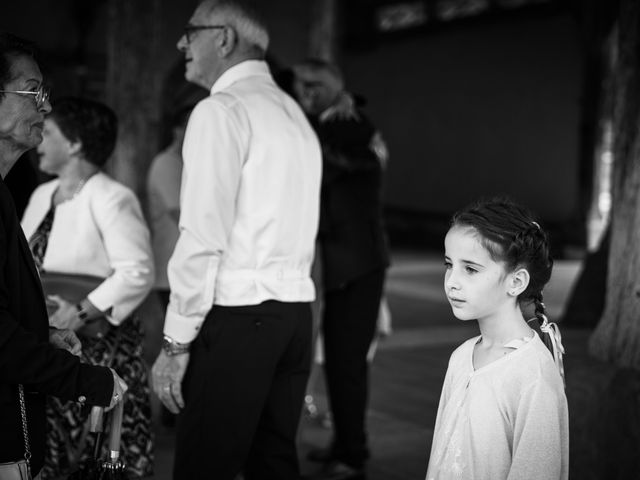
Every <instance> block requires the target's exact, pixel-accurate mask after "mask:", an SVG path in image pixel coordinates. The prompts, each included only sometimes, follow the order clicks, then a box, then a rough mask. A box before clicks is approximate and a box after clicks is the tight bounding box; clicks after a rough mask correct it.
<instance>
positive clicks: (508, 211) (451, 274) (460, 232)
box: [427, 199, 569, 480]
mask: <svg viewBox="0 0 640 480" xmlns="http://www.w3.org/2000/svg"><path fill="white" fill-rule="evenodd" d="M445 266H446V273H445V281H444V287H445V292H446V295H447V298H448V299H449V303H450V304H451V308H452V309H453V314H454V315H455V316H456V317H457V318H458V319H460V320H463V321H467V320H477V321H478V325H479V327H480V336H478V337H475V338H472V339H470V340H467V341H466V342H465V343H463V344H462V345H461V346H459V347H458V348H457V349H456V350H455V351H454V352H453V354H452V355H451V358H450V360H449V367H448V369H447V374H446V377H445V380H444V386H443V389H442V395H441V397H440V405H439V407H438V416H437V419H436V425H435V430H434V435H433V444H432V448H431V456H430V459H429V468H428V470H427V480H449V479H456V480H458V479H469V480H472V479H473V480H502V479H505V480H506V479H509V480H516V479H518V480H520V479H531V480H533V479H536V480H537V479H540V480H560V479H567V478H568V466H569V465H568V457H569V420H568V409H567V399H566V396H565V393H564V385H563V378H562V358H561V356H562V353H563V350H562V344H561V342H560V336H559V332H558V330H557V327H556V326H555V325H554V324H549V323H548V322H547V319H546V316H545V315H544V304H543V303H542V289H543V287H544V285H545V284H546V283H547V281H548V280H549V277H550V276H551V269H552V267H553V261H552V259H551V256H550V254H549V244H548V240H547V236H546V234H545V232H544V231H543V230H542V229H541V228H540V225H539V224H538V223H536V222H535V221H534V219H533V218H532V216H531V215H530V213H529V212H527V211H526V210H525V209H523V208H522V207H519V206H517V205H515V204H514V203H512V202H510V201H508V200H503V199H494V200H490V201H485V202H481V203H478V204H475V205H473V206H471V207H467V208H465V209H463V210H461V211H460V212H458V213H456V214H455V215H454V217H453V219H452V222H451V228H450V229H449V232H448V233H447V236H446V238H445ZM530 304H533V306H534V307H535V317H534V318H532V319H531V320H529V321H527V320H525V317H524V316H523V312H522V309H521V306H526V305H530ZM535 324H538V325H535ZM540 327H542V330H540ZM533 328H536V330H538V331H539V332H540V333H536V332H535V331H534V330H533ZM541 336H542V337H544V339H545V341H548V342H549V345H550V348H547V347H546V346H545V343H543V341H542V339H541ZM550 350H551V352H552V353H550ZM554 353H555V356H554Z"/></svg>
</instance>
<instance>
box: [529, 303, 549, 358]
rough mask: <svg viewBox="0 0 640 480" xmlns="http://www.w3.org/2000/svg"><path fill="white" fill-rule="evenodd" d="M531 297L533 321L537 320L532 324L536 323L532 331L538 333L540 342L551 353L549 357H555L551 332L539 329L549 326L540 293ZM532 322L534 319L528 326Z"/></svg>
mask: <svg viewBox="0 0 640 480" xmlns="http://www.w3.org/2000/svg"><path fill="white" fill-rule="evenodd" d="M532 297H533V305H534V307H535V310H534V312H535V319H536V320H537V322H534V323H537V325H535V327H536V328H534V329H535V331H536V332H537V333H538V335H540V338H541V339H542V342H543V343H544V344H545V345H546V347H547V348H548V349H549V351H550V352H551V355H554V357H555V353H554V351H553V342H552V341H551V334H552V332H551V331H550V330H549V329H547V328H541V327H542V326H545V327H546V326H547V325H548V324H549V320H548V319H547V315H546V311H547V310H546V307H545V305H544V303H543V302H542V291H539V292H538V293H536V294H535V295H533V296H532ZM532 320H534V319H531V320H530V321H529V323H530V324H531V321H532Z"/></svg>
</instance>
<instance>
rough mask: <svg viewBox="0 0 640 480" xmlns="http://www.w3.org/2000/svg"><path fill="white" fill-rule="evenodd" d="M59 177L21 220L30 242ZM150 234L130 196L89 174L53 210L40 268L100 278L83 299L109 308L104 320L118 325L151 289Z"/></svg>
mask: <svg viewBox="0 0 640 480" xmlns="http://www.w3.org/2000/svg"><path fill="white" fill-rule="evenodd" d="M58 184H59V181H58V179H55V180H51V181H49V182H46V183H44V184H42V185H40V186H39V187H38V188H36V190H35V191H34V192H33V194H32V195H31V198H30V199H29V204H28V205H27V208H26V210H25V212H24V215H23V218H22V229H23V230H24V233H25V236H26V237H27V239H29V238H30V237H31V236H32V235H33V233H34V232H35V231H36V230H37V228H38V226H39V225H40V223H41V222H42V219H43V218H44V217H45V215H46V214H47V212H48V211H49V208H50V207H51V201H52V197H53V194H54V192H55V190H56V188H57V187H58ZM152 258H153V256H152V253H151V244H150V238H149V230H148V228H147V226H146V223H145V221H144V218H143V216H142V210H141V208H140V204H139V202H138V199H137V198H136V196H135V194H134V193H133V192H132V191H131V190H130V189H129V188H127V187H125V186H124V185H122V184H120V183H118V182H116V181H115V180H113V179H112V178H110V177H109V176H108V175H106V174H104V173H102V172H99V173H97V174H95V175H93V176H92V177H91V178H89V180H88V181H87V183H86V184H85V185H84V187H83V188H82V190H80V192H79V193H78V194H77V195H76V196H75V197H74V198H72V199H70V200H68V201H66V202H63V203H60V204H59V205H58V206H57V207H56V211H55V216H54V220H53V225H52V227H51V233H50V235H49V241H48V246H47V250H46V252H45V255H44V258H43V263H42V267H43V269H44V270H45V271H49V272H62V273H77V274H85V275H94V276H98V277H104V278H105V281H104V282H102V283H101V284H100V285H99V286H98V287H97V288H96V289H95V290H93V291H92V292H91V293H89V295H87V298H88V300H89V301H90V302H91V303H92V304H93V305H95V306H96V308H98V309H99V310H102V311H107V310H109V308H111V312H110V315H109V316H108V319H109V321H110V322H111V323H112V324H114V325H118V324H120V323H121V322H122V321H123V320H124V319H125V318H126V317H127V316H128V315H129V314H131V312H132V311H133V310H134V309H135V308H136V307H137V306H138V305H140V303H142V301H143V300H144V298H145V297H146V295H147V293H148V292H149V290H150V289H151V287H152V285H153V278H154V268H153V259H152Z"/></svg>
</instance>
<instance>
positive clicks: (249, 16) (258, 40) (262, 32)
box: [205, 0, 269, 54]
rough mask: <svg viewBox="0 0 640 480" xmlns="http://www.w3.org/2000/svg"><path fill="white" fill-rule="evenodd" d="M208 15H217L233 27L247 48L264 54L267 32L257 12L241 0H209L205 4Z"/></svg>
mask: <svg viewBox="0 0 640 480" xmlns="http://www.w3.org/2000/svg"><path fill="white" fill-rule="evenodd" d="M205 4H207V6H208V8H209V14H210V15H211V14H214V13H215V14H219V15H222V16H224V18H225V20H226V21H228V22H229V23H230V24H231V26H233V27H234V28H235V30H236V32H237V33H238V35H239V36H240V37H242V38H243V39H244V40H245V41H246V42H247V43H248V44H249V46H251V47H253V48H255V49H257V50H259V51H260V52H261V53H262V54H265V53H266V51H267V48H268V47H269V32H268V31H267V27H266V25H265V23H264V21H263V20H262V18H261V17H260V15H259V14H258V12H257V11H256V10H255V9H254V8H252V7H251V6H250V5H247V2H245V1H241V0H211V1H207V2H205Z"/></svg>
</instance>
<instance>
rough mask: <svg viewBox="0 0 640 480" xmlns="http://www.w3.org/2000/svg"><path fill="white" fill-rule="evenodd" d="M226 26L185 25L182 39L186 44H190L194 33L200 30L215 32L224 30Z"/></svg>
mask: <svg viewBox="0 0 640 480" xmlns="http://www.w3.org/2000/svg"><path fill="white" fill-rule="evenodd" d="M226 27H227V26H226V25H187V26H185V27H184V38H186V40H187V44H189V43H191V41H192V40H193V37H191V35H193V34H194V33H195V32H199V31H200V30H216V29H223V28H226Z"/></svg>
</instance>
